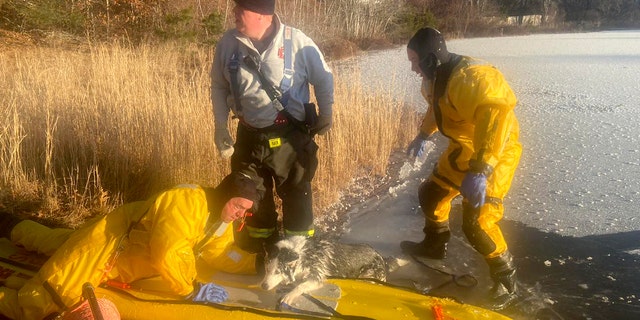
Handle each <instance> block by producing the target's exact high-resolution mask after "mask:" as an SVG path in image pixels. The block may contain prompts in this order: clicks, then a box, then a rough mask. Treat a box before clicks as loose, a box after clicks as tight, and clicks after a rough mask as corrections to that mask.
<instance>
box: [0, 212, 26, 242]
mask: <svg viewBox="0 0 640 320" xmlns="http://www.w3.org/2000/svg"><path fill="white" fill-rule="evenodd" d="M20 221H22V220H21V219H18V218H16V217H14V216H12V215H10V214H6V213H3V214H0V238H7V239H9V240H11V230H13V227H15V226H16V225H17V224H18V223H20Z"/></svg>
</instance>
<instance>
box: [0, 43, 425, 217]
mask: <svg viewBox="0 0 640 320" xmlns="http://www.w3.org/2000/svg"><path fill="white" fill-rule="evenodd" d="M212 54H213V53H212V50H211V49H210V48H205V49H203V48H199V47H195V46H194V47H188V46H187V47H185V46H178V45H172V44H164V45H141V46H136V47H132V46H128V45H124V44H119V43H113V44H108V45H107V44H100V45H95V46H86V47H83V48H81V49H79V50H68V49H62V48H42V47H25V48H20V49H17V50H9V51H4V52H0V83H1V85H0V106H2V107H1V109H0V128H1V129H0V147H1V149H0V212H2V211H4V212H13V213H17V214H20V215H30V216H32V217H36V218H39V219H43V220H48V221H49V222H50V223H54V224H55V223H59V224H64V225H70V226H75V225H77V224H79V223H81V222H82V221H84V220H85V219H86V218H87V217H89V216H93V215H96V214H102V213H104V212H107V211H108V210H110V209H112V208H113V207H114V206H117V205H119V204H121V203H123V202H128V201H133V200H138V199H143V198H146V197H148V196H149V195H151V194H153V193H155V192H158V191H160V190H162V189H165V188H168V187H170V186H172V185H175V184H179V183H197V184H202V185H209V186H212V185H215V184H216V183H217V182H219V181H220V180H221V179H222V177H223V176H224V175H225V174H227V173H228V172H229V164H228V161H226V160H222V159H220V158H219V157H218V155H217V151H216V149H215V147H214V142H213V120H212V111H211V109H212V108H211V103H210V100H209V86H210V83H209V66H210V61H211V58H212ZM358 77H359V75H358V72H357V71H356V70H352V71H347V72H341V73H340V74H339V73H336V76H335V79H336V90H335V95H336V96H335V99H336V103H335V109H334V110H335V111H334V112H335V113H334V115H335V118H334V128H333V129H332V130H331V131H330V133H329V134H327V135H325V136H321V137H318V138H317V142H318V144H319V145H320V148H321V149H320V155H319V156H320V166H319V169H318V173H317V175H316V177H315V179H314V184H313V186H314V193H315V206H316V212H318V213H321V212H323V210H324V209H325V208H327V207H329V206H330V205H331V204H332V203H335V202H336V201H338V200H339V197H340V195H341V192H343V191H344V190H345V189H346V188H347V187H348V186H349V184H351V183H352V182H353V181H354V179H355V178H357V177H359V176H363V175H370V176H375V175H378V176H382V175H384V174H385V171H386V169H387V164H388V157H389V155H390V154H391V153H392V152H393V151H394V150H397V149H398V148H403V147H404V146H406V143H407V141H408V140H409V139H410V138H411V137H410V136H412V135H413V133H415V132H416V130H417V129H416V126H417V124H418V120H417V115H416V111H413V110H412V109H408V108H406V107H405V106H404V105H403V104H402V103H401V102H397V101H394V100H393V99H391V94H390V92H385V91H384V90H374V91H375V94H372V93H371V92H365V90H364V89H363V88H362V86H360V85H358V83H359V82H358V81H361V80H359V79H357V78H358ZM232 126H233V125H232Z"/></svg>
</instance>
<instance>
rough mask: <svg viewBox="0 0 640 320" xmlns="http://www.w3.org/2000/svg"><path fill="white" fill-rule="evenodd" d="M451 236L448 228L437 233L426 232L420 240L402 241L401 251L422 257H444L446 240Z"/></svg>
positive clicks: (439, 258)
mask: <svg viewBox="0 0 640 320" xmlns="http://www.w3.org/2000/svg"><path fill="white" fill-rule="evenodd" d="M450 238H451V232H450V231H449V230H447V231H444V232H438V233H427V234H426V235H425V236H424V240H422V241H420V242H413V241H402V242H400V248H402V252H404V253H406V254H409V255H412V256H416V257H422V258H429V259H438V260H441V259H444V257H445V256H446V254H447V242H449V239H450Z"/></svg>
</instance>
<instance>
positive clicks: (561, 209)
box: [357, 31, 640, 236]
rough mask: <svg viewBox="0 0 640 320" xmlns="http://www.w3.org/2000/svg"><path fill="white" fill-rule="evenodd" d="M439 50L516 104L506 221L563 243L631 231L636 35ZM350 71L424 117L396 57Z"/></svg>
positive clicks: (368, 60) (638, 68)
mask: <svg viewBox="0 0 640 320" xmlns="http://www.w3.org/2000/svg"><path fill="white" fill-rule="evenodd" d="M448 47H449V51H450V52H454V53H458V54H462V55H470V56H473V57H476V58H481V59H484V60H487V61H489V62H491V63H492V64H494V65H495V66H497V67H498V68H499V69H500V70H501V71H502V72H503V73H504V75H505V77H506V78H507V80H508V81H509V83H510V84H511V85H512V88H513V89H514V91H515V92H516V95H517V97H518V99H519V105H518V106H517V108H516V113H517V115H518V119H519V121H520V126H521V140H522V144H523V148H524V152H523V157H522V160H521V163H520V167H519V169H518V171H517V172H516V178H515V180H514V184H513V187H512V188H511V193H510V195H509V197H508V199H506V201H505V205H506V215H505V218H506V219H511V220H516V221H520V222H523V223H525V224H526V225H528V226H531V227H535V228H537V229H539V230H542V231H551V232H555V233H558V234H561V235H571V236H586V235H601V234H610V233H618V232H625V231H633V230H640V217H638V209H639V206H640V141H639V140H640V125H638V121H639V120H640V106H639V105H638V101H639V97H640V86H639V85H638V82H639V81H640V31H612V32H597V33H577V34H553V35H530V36H517V37H501V38H477V39H463V40H452V41H449V42H448ZM357 61H358V64H359V66H360V67H359V68H360V70H361V73H362V79H367V81H366V83H367V85H369V86H371V87H372V88H375V87H376V86H380V85H382V86H385V87H388V86H392V87H393V88H394V91H395V92H396V94H397V95H398V98H400V99H403V100H405V101H407V102H408V103H411V104H415V105H416V107H417V108H422V109H424V108H425V104H424V102H423V101H422V97H421V96H420V93H419V84H420V79H419V77H418V76H417V75H415V74H414V73H413V72H411V70H410V66H409V62H408V61H407V59H406V52H405V47H401V48H397V49H391V50H384V51H379V52H374V53H371V54H367V55H365V56H362V57H360V58H358V59H357ZM372 79H374V80H372ZM429 165H430V164H429Z"/></svg>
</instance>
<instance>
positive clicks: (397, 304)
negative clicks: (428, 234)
mask: <svg viewBox="0 0 640 320" xmlns="http://www.w3.org/2000/svg"><path fill="white" fill-rule="evenodd" d="M2 240H3V241H0V258H1V259H0V270H2V271H3V272H2V273H1V274H2V278H3V279H0V280H2V283H3V285H4V284H6V283H9V282H11V281H10V280H11V279H16V278H22V279H24V278H25V277H28V276H30V275H33V274H34V272H35V271H36V270H37V269H34V268H33V266H34V265H35V264H36V263H31V262H32V261H33V260H29V259H25V255H24V252H22V253H20V254H17V252H15V249H16V248H15V247H8V246H7V244H8V241H6V239H2ZM38 262H41V261H38ZM8 271H11V272H8ZM11 273H13V274H11ZM208 278H209V279H210V280H211V281H213V282H215V283H217V284H219V285H222V286H224V287H225V289H226V290H227V291H228V293H229V299H228V300H227V301H225V302H224V303H221V304H198V303H194V302H190V301H185V300H183V299H181V298H180V297H175V296H171V295H170V294H166V288H163V286H162V281H161V280H160V279H146V280H141V281H138V282H137V283H132V284H129V285H127V288H118V287H116V286H113V285H112V286H106V285H105V286H101V287H98V288H96V289H95V295H96V297H97V298H107V299H109V300H111V301H113V302H114V303H115V305H116V306H117V308H118V311H119V312H120V315H121V318H122V319H125V320H147V319H148V320H163V319H170V320H176V319H199V320H200V319H201V320H207V319H394V320H395V319H439V320H444V319H447V320H450V319H465V320H466V319H509V318H508V317H506V316H504V315H501V314H498V313H496V312H493V311H490V310H487V309H483V308H480V307H476V306H473V305H469V304H463V303H459V302H456V301H454V300H452V299H447V298H438V297H433V296H428V295H425V294H422V293H419V292H417V291H415V290H411V289H407V288H403V287H398V286H394V285H390V284H386V283H382V282H378V281H372V280H364V279H329V280H327V283H326V284H325V285H324V286H323V287H322V288H320V289H318V290H316V291H313V292H310V293H309V294H307V295H303V296H301V297H299V298H297V299H296V301H295V302H294V303H293V305H292V306H282V305H279V304H278V301H279V298H280V297H281V296H282V295H283V294H284V292H285V291H265V290H262V289H260V287H259V285H258V284H259V282H260V279H259V278H258V277H257V276H242V275H233V274H226V273H216V274H213V275H210V277H208ZM136 288H138V289H136ZM140 288H144V289H140Z"/></svg>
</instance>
